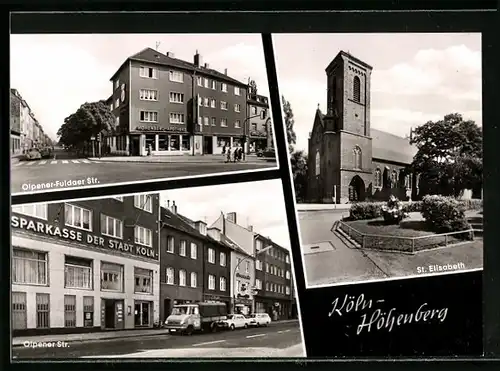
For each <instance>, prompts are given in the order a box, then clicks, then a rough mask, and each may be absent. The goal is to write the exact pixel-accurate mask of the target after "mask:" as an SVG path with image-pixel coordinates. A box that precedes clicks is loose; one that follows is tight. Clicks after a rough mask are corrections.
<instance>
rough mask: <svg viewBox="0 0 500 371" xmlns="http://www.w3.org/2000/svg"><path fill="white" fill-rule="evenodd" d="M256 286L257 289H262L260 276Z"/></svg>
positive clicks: (256, 280)
mask: <svg viewBox="0 0 500 371" xmlns="http://www.w3.org/2000/svg"><path fill="white" fill-rule="evenodd" d="M255 288H256V289H257V290H262V281H261V280H259V279H258V278H256V279H255Z"/></svg>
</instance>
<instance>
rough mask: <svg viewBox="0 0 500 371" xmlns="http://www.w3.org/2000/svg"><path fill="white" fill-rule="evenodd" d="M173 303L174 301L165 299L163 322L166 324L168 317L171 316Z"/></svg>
mask: <svg viewBox="0 0 500 371" xmlns="http://www.w3.org/2000/svg"><path fill="white" fill-rule="evenodd" d="M171 302H172V300H170V299H163V322H165V320H166V319H167V317H168V316H170V306H171Z"/></svg>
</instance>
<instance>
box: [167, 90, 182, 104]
mask: <svg viewBox="0 0 500 371" xmlns="http://www.w3.org/2000/svg"><path fill="white" fill-rule="evenodd" d="M169 99H170V103H184V94H183V93H176V92H170V93H169Z"/></svg>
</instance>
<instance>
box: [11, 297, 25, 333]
mask: <svg viewBox="0 0 500 371" xmlns="http://www.w3.org/2000/svg"><path fill="white" fill-rule="evenodd" d="M11 313H12V329H13V330H24V329H26V328H27V312H26V293H25V292H13V293H12V312H11Z"/></svg>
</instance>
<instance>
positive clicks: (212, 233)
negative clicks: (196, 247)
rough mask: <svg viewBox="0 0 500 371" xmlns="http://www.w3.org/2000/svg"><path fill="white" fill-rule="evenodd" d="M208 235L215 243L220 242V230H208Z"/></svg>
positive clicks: (213, 228)
mask: <svg viewBox="0 0 500 371" xmlns="http://www.w3.org/2000/svg"><path fill="white" fill-rule="evenodd" d="M207 235H209V236H210V237H212V238H213V239H214V240H215V241H219V242H220V229H219V228H215V227H212V228H208V229H207Z"/></svg>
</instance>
